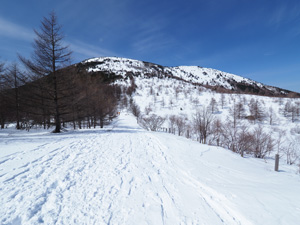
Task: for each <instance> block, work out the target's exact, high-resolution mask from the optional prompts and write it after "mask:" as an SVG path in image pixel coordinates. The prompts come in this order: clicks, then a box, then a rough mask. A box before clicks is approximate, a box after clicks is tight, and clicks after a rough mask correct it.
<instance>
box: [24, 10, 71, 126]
mask: <svg viewBox="0 0 300 225" xmlns="http://www.w3.org/2000/svg"><path fill="white" fill-rule="evenodd" d="M34 32H35V34H36V38H35V40H34V43H33V48H34V52H33V54H32V57H31V59H26V58H24V57H22V56H19V58H20V60H21V61H22V63H23V64H24V65H25V66H26V68H27V69H28V70H29V71H30V72H31V73H33V74H34V77H33V79H34V80H39V81H38V83H39V84H40V89H41V92H43V93H42V94H41V96H42V97H43V98H44V97H45V95H46V96H47V98H50V99H51V102H52V104H53V111H52V110H49V111H50V113H52V114H53V115H51V116H54V118H55V130H54V132H60V131H61V111H60V110H61V105H60V103H61V102H60V101H61V98H62V96H61V92H62V91H63V89H61V87H60V86H61V85H60V83H59V82H60V74H59V73H58V70H59V69H61V68H63V67H64V66H66V65H68V64H69V63H70V56H71V53H72V52H71V51H70V50H69V48H68V46H66V45H64V44H63V38H64V36H63V34H62V27H61V25H59V24H58V22H57V16H56V14H55V12H51V13H50V14H49V17H48V18H46V17H44V19H43V21H42V22H41V26H40V30H39V31H38V30H34ZM48 75H51V78H50V80H49V78H48V79H43V78H45V77H46V76H48ZM41 81H43V83H41ZM49 83H50V85H49ZM45 90H46V91H45ZM45 98H46V97H45ZM42 102H44V101H42Z"/></svg>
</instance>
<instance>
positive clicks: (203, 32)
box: [0, 0, 300, 92]
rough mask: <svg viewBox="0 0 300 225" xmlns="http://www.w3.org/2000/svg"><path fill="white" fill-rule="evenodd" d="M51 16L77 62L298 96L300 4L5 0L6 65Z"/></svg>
mask: <svg viewBox="0 0 300 225" xmlns="http://www.w3.org/2000/svg"><path fill="white" fill-rule="evenodd" d="M53 10H54V11H55V12H56V14H57V17H58V22H59V23H60V24H61V25H62V31H63V33H64V35H65V38H64V41H65V42H66V43H67V44H68V45H69V46H70V49H71V50H72V51H73V57H72V59H73V63H77V62H80V61H82V60H84V59H87V58H93V57H100V56H117V57H125V58H131V59H137V60H143V61H148V62H153V63H157V64H160V65H163V66H180V65H188V66H189V65H195V66H202V67H208V68H214V69H218V70H221V71H224V72H229V73H233V74H237V75H240V76H243V77H247V78H250V79H253V80H255V81H259V82H262V83H264V84H268V85H273V86H278V87H281V88H285V89H289V90H293V91H297V92H300V1H299V0H205V1H204V0H172V1H171V0H159V1H158V0H43V1H41V0H26V1H24V0H1V7H0V61H4V62H6V63H7V64H9V63H11V62H14V61H18V57H17V53H19V54H21V55H22V56H25V57H30V55H31V54H32V52H33V48H32V43H33V40H34V38H35V34H34V32H33V29H36V30H39V27H40V24H41V21H42V20H43V17H48V16H49V13H50V12H51V11H53Z"/></svg>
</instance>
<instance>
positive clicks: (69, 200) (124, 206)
mask: <svg viewBox="0 0 300 225" xmlns="http://www.w3.org/2000/svg"><path fill="white" fill-rule="evenodd" d="M273 167H274V162H273V161H272V160H269V161H267V162H265V161H264V160H259V159H254V158H241V157H240V156H239V155H237V154H234V153H232V152H230V151H229V150H225V149H223V148H217V147H212V146H208V145H201V144H199V143H197V142H195V141H191V140H188V139H185V138H183V137H178V136H176V135H172V134H166V133H159V132H157V133H153V132H148V131H145V130H143V129H141V128H140V127H139V126H138V125H137V123H136V120H135V118H133V117H132V116H130V115H126V114H125V113H122V114H121V116H120V117H119V118H118V119H117V120H116V122H114V123H113V124H112V125H111V126H110V127H107V128H106V129H103V130H100V129H95V130H80V131H70V132H66V133H63V134H50V133H47V132H45V131H41V132H39V131H37V132H30V133H27V132H26V131H16V130H11V129H5V130H2V131H0V204H1V206H2V207H1V209H0V223H1V224H39V223H44V224H138V225H141V224H155V225H157V224H171V225H173V224H209V225H211V224H213V225H218V224H242V225H244V224H246V225H247V224H264V225H267V224H270V225H274V224H289V225H293V224H295V225H296V224H299V221H300V205H299V202H300V192H299V190H300V189H299V188H300V176H299V175H297V174H295V171H294V167H290V166H285V165H281V167H280V169H281V170H280V172H274V171H273Z"/></svg>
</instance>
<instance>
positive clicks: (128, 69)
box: [77, 57, 289, 95]
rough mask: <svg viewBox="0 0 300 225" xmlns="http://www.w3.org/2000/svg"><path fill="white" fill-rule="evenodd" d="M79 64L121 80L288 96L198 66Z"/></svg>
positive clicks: (108, 60)
mask: <svg viewBox="0 0 300 225" xmlns="http://www.w3.org/2000/svg"><path fill="white" fill-rule="evenodd" d="M78 65H79V66H80V67H81V66H84V67H85V69H86V71H88V72H106V73H111V74H115V75H119V76H121V77H123V78H124V77H126V76H129V75H132V76H142V77H143V76H146V77H149V76H151V77H153V76H157V77H171V78H175V79H182V80H185V81H187V82H191V83H194V84H200V85H207V86H211V87H215V88H224V89H227V90H230V91H238V92H245V93H246V92H247V93H255V94H261V95H286V94H288V93H289V91H287V90H283V89H280V88H276V87H271V86H268V85H264V84H262V83H259V82H256V81H253V80H250V79H247V78H243V77H241V76H238V75H234V74H230V73H226V72H222V71H219V70H215V69H210V68H203V67H199V66H179V67H164V66H161V65H157V64H153V63H149V62H143V61H138V60H134V59H126V58H118V57H100V58H92V59H88V60H85V61H83V62H81V63H79V64H77V66H78Z"/></svg>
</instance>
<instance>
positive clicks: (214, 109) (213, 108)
mask: <svg viewBox="0 0 300 225" xmlns="http://www.w3.org/2000/svg"><path fill="white" fill-rule="evenodd" d="M209 108H210V110H211V112H212V113H216V112H217V111H218V104H217V101H216V99H215V98H211V100H210V103H209Z"/></svg>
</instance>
